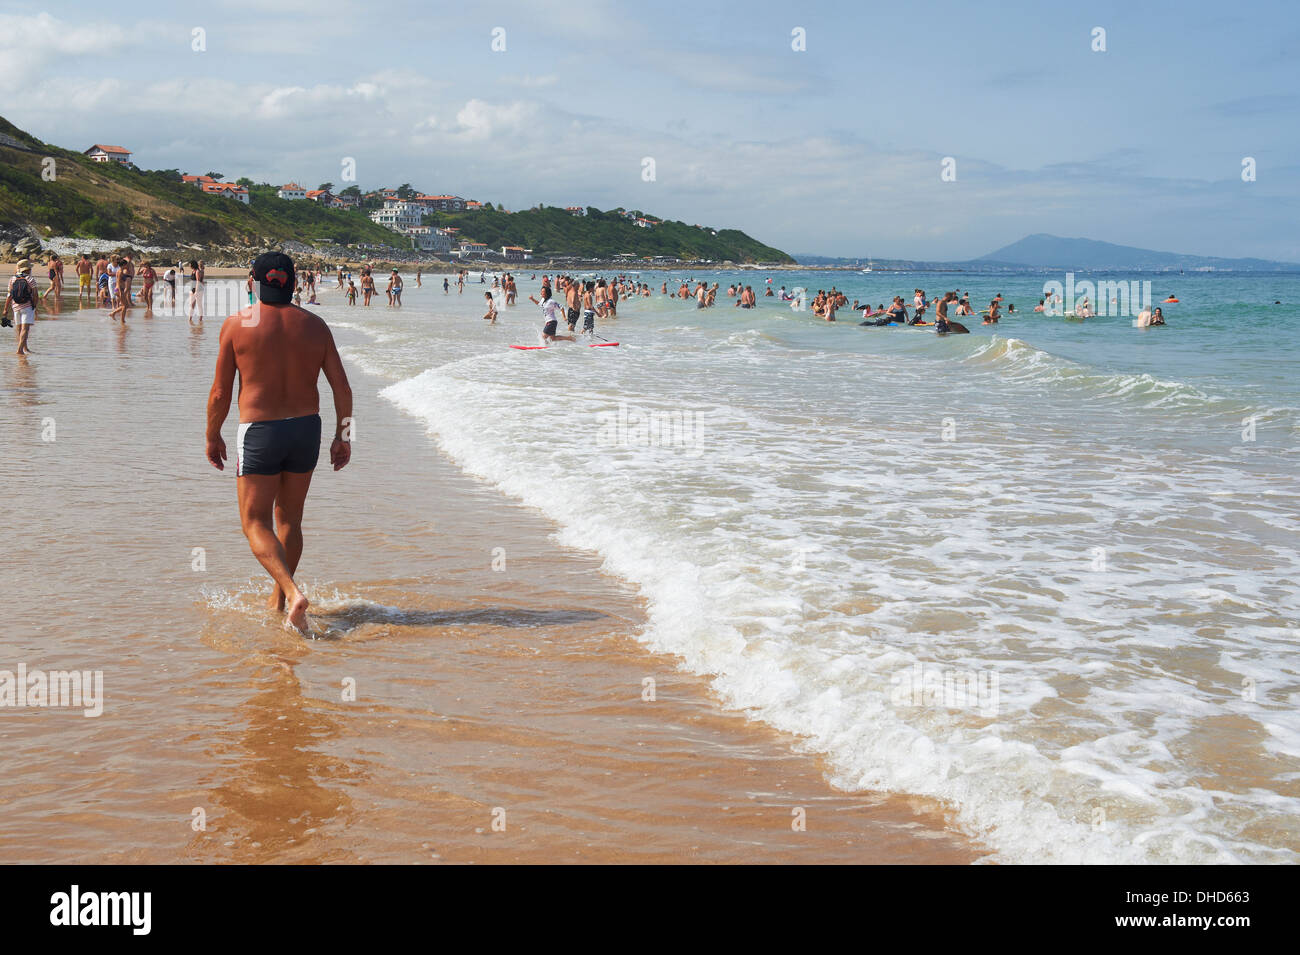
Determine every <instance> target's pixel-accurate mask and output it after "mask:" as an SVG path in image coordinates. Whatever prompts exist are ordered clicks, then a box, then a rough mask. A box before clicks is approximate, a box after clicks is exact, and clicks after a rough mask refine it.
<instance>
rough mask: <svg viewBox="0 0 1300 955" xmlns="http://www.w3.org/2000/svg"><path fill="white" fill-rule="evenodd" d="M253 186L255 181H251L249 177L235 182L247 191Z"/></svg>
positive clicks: (240, 178)
mask: <svg viewBox="0 0 1300 955" xmlns="http://www.w3.org/2000/svg"><path fill="white" fill-rule="evenodd" d="M252 184H253V180H251V179H249V178H248V177H247V176H240V177H239V178H238V179H236V180H235V185H237V186H243V187H244V188H245V189H247V188H248V187H249V186H251V185H252Z"/></svg>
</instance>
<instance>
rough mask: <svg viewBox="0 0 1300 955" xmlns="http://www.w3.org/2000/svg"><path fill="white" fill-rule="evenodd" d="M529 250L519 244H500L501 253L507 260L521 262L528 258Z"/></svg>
mask: <svg viewBox="0 0 1300 955" xmlns="http://www.w3.org/2000/svg"><path fill="white" fill-rule="evenodd" d="M529 251H530V250H528V249H525V248H524V247H523V246H520V245H503V246H501V255H502V257H503V258H505V260H506V261H507V262H522V261H524V260H525V259H527V258H529V255H528V253H529Z"/></svg>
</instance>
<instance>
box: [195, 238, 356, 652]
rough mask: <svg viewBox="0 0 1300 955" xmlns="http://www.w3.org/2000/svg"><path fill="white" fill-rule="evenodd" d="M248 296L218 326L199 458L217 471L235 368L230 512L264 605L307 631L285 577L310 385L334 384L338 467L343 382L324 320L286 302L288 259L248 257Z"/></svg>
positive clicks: (348, 401)
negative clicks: (252, 290) (253, 286)
mask: <svg viewBox="0 0 1300 955" xmlns="http://www.w3.org/2000/svg"><path fill="white" fill-rule="evenodd" d="M253 274H254V277H255V278H256V280H257V283H258V298H259V301H257V302H255V303H254V304H253V305H252V306H251V307H249V308H246V309H244V310H243V311H242V312H236V313H235V314H234V315H231V316H230V317H229V318H227V319H226V321H225V323H224V324H223V325H222V326H221V338H220V343H219V346H218V352H217V367H216V374H215V377H214V379H213V382H212V391H211V393H210V394H209V396H208V429H207V449H206V454H207V458H208V461H209V462H211V464H212V466H213V467H214V468H216V469H217V470H218V471H224V470H225V464H224V463H223V462H224V461H225V460H226V443H225V441H224V440H222V437H221V426H222V424H224V423H225V420H226V415H227V414H228V413H229V411H230V401H231V397H232V392H233V389H234V384H235V374H236V373H238V375H239V421H240V424H239V438H238V445H237V447H236V450H235V478H236V490H237V493H238V499H239V518H240V523H241V525H242V527H243V531H244V536H245V537H247V538H248V546H249V548H250V549H251V550H252V552H253V556H254V557H256V558H257V560H258V562H259V563H260V564H261V565H262V566H263V567H264V568H266V572H267V573H268V574H270V575H271V579H272V580H273V581H274V582H275V587H274V589H273V590H272V591H271V597H270V600H269V601H268V603H267V605H268V606H269V607H270V608H271V609H272V610H274V611H276V612H281V613H283V612H284V611H285V608H286V603H287V605H288V613H287V615H286V617H285V627H286V628H288V629H294V630H297V631H298V632H299V633H303V634H306V633H308V632H309V631H308V621H307V606H308V601H307V598H306V597H305V596H303V593H302V591H301V590H299V589H298V585H297V584H296V583H294V580H293V575H294V573H295V572H296V571H297V569H298V561H299V559H300V558H301V557H302V514H303V508H304V506H305V504H306V501H307V491H308V489H309V488H310V487H311V476H312V472H313V471H315V469H316V463H317V460H318V458H319V456H320V441H321V420H320V392H319V391H318V390H317V382H318V380H319V378H320V374H321V372H322V371H323V372H324V373H325V379H326V380H327V381H328V382H329V385H330V389H331V390H332V391H333V392H334V412H335V416H336V418H337V424H336V425H335V428H334V441H333V443H331V445H330V463H331V464H332V465H333V466H334V470H335V471H339V470H341V469H342V468H343V467H344V466H346V465H347V463H348V461H349V460H350V459H351V457H352V447H351V444H350V443H349V439H348V438H345V437H344V433H345V430H346V429H348V428H349V427H350V425H351V421H352V388H351V386H349V384H348V376H347V372H345V371H344V369H343V361H342V359H340V358H339V353H338V348H337V347H335V345H334V336H333V335H331V334H330V330H329V326H328V325H326V324H325V322H324V321H323V320H322V319H321V318H320V317H319V316H317V315H314V314H312V313H311V312H309V311H307V310H306V309H302V308H299V307H298V306H296V305H294V304H292V301H291V300H292V297H293V291H294V285H295V283H294V267H293V260H292V259H291V258H289V257H288V256H287V255H284V254H283V253H280V252H267V253H265V254H264V255H261V256H259V257H258V258H257V261H255V262H254V263H253Z"/></svg>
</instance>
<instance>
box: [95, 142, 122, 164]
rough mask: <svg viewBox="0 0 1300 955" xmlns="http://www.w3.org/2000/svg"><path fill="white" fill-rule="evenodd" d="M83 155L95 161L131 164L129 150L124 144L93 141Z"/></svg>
mask: <svg viewBox="0 0 1300 955" xmlns="http://www.w3.org/2000/svg"><path fill="white" fill-rule="evenodd" d="M83 155H86V156H89V157H90V158H91V159H92V160H93V161H95V162H116V163H121V164H122V165H123V166H129V165H131V150H129V149H127V148H125V147H124V146H105V145H104V144H103V143H95V145H93V146H91V147H90V148H89V149H87V150H86V151H85V153H84V154H83Z"/></svg>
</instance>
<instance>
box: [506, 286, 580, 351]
mask: <svg viewBox="0 0 1300 955" xmlns="http://www.w3.org/2000/svg"><path fill="white" fill-rule="evenodd" d="M488 294H491V293H490V292H489V293H488ZM528 300H529V301H530V302H534V303H535V304H537V305H540V306H541V307H542V323H543V324H542V344H543V345H550V344H552V343H554V342H573V341H577V339H576V338H574V337H573V336H572V335H557V334H556V332H557V331H558V330H559V327H560V319H561V318H563V317H564V310H563V309H561V308H560V303H559V302H557V301H556V300H555V299H553V298H551V287H550V286H549V285H545V286H543V287H542V299H541V301H540V302H539V301H538V300H537V297H536V296H535V295H530V296H528Z"/></svg>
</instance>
